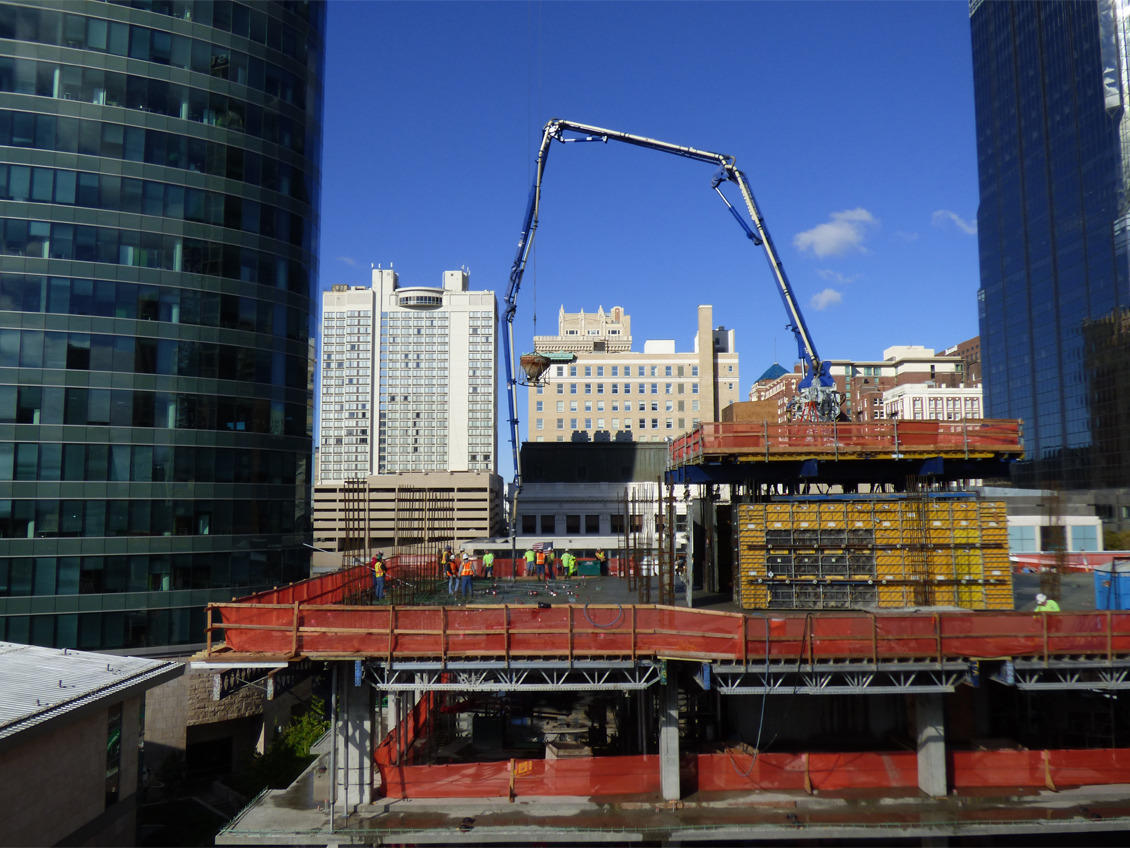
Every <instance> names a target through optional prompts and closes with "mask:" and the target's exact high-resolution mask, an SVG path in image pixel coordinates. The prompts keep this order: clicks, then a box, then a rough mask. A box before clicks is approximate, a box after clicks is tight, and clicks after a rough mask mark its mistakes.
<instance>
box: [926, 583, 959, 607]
mask: <svg viewBox="0 0 1130 848" xmlns="http://www.w3.org/2000/svg"><path fill="white" fill-rule="evenodd" d="M926 602H927V603H928V604H930V605H931V606H937V607H952V606H956V605H957V592H956V591H955V589H954V587H953V586H931V587H930V588H929V589H928V590H927V592H926Z"/></svg>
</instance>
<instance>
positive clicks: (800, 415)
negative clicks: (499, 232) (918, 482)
mask: <svg viewBox="0 0 1130 848" xmlns="http://www.w3.org/2000/svg"><path fill="white" fill-rule="evenodd" d="M567 133H572V134H575V135H566V134H567ZM554 141H558V142H562V143H569V142H589V141H596V142H608V141H619V142H623V143H625V144H632V145H635V146H637V147H645V148H648V149H650V150H658V151H660V152H662V153H671V154H674V155H676V156H682V157H684V158H687V159H693V160H695V161H698V162H705V163H708V164H711V165H714V166H715V167H716V168H717V170H716V172H715V174H714V177H713V179H712V180H711V188H713V189H714V191H715V192H717V194H718V196H719V197H720V198H722V202H723V203H725V204H726V208H727V209H729V210H730V213H731V214H732V215H733V216H734V220H736V221H737V222H738V224H739V225H740V226H741V228H742V230H744V231H745V234H746V237H747V238H749V239H750V241H752V242H753V243H754V244H755V245H760V246H761V247H762V248H763V249H764V251H765V256H766V258H767V259H768V261H769V268H770V270H771V271H772V272H773V277H774V279H775V280H776V283H777V291H778V293H779V294H780V296H781V301H782V302H783V303H784V305H785V312H786V314H787V315H788V320H789V323H788V325H787V326H788V328H789V330H790V331H791V332H792V334H793V336H794V338H795V339H796V343H797V353H798V355H799V357H800V359H801V361H802V362H803V363H804V377H803V379H802V380H801V381H800V383H799V384H798V386H797V391H798V395H797V398H796V399H795V400H794V401H793V403H792V404H791V405H790V414H791V415H792V416H793V417H794V418H797V419H803V420H809V421H833V420H835V419H836V418H837V417H838V416H839V414H840V397H839V393H838V392H836V390H835V381H834V380H833V379H832V376H831V374H830V373H829V372H828V363H827V362H825V361H824V360H822V359H821V358H820V356H819V354H818V353H817V352H816V345H815V344H814V343H813V341H812V336H811V334H810V333H809V332H808V325H807V324H806V323H805V321H804V316H803V315H802V314H801V311H800V306H799V305H798V304H797V301H796V297H795V296H794V295H793V290H792V286H790V285H789V280H788V277H786V276H785V269H784V267H783V266H782V265H781V261H780V259H779V258H778V257H777V250H776V248H775V247H774V246H773V240H772V239H771V238H770V237H769V231H768V230H767V229H766V228H765V220H764V219H763V218H762V216H761V213H760V212H759V211H758V208H757V203H756V201H755V200H754V197H753V191H752V190H751V189H750V187H749V182H748V180H746V178H745V174H743V173H742V172H741V171H739V170H738V168H737V167H736V165H735V164H734V157H733V156H727V155H725V154H723V153H712V152H710V151H708V150H699V149H697V148H694V147H684V146H682V145H678V144H670V143H669V142H665V141H657V140H655V139H653V138H646V137H644V136H640V135H633V134H631V133H624V132H618V131H616V130H607V129H602V128H601V127H593V126H589V125H587V124H578V123H574V122H572V121H563V120H557V119H554V120H551V121H549V123H547V124H546V125H545V130H544V132H543V133H542V139H541V146H540V147H539V148H538V158H537V167H536V173H535V176H534V184H533V186H532V187H531V188H530V196H529V200H528V201H527V203H526V215H525V217H524V218H523V220H522V232H521V235H520V236H519V238H518V252H517V255H516V256H515V257H514V263H513V264H512V265H511V266H510V283H509V286H508V288H507V290H506V304H505V308H504V310H503V316H504V318H505V321H506V329H505V332H504V333H503V336H502V342H503V347H504V351H505V359H506V385H507V388H508V390H509V391H508V393H507V399H508V402H509V411H510V444H511V448H512V452H513V456H514V485H513V488H512V491H511V497H512V498H513V497H516V495H517V492H518V490H519V489H520V488H521V483H522V475H521V466H520V463H519V454H518V399H517V379H516V378H515V374H514V356H513V344H514V313H515V312H516V311H517V300H518V291H519V289H520V288H521V286H522V275H523V274H525V272H526V262H527V260H528V259H529V256H530V249H531V247H532V246H533V242H534V233H535V231H536V230H537V226H538V210H539V207H540V204H541V184H542V178H543V177H544V175H545V165H546V161H547V160H548V158H549V148H550V145H551V144H552V142H554ZM727 182H729V183H734V184H736V185H737V186H738V190H739V191H740V192H741V195H742V201H743V202H744V204H745V208H746V211H747V212H748V214H749V219H750V220H749V222H747V221H746V220H745V218H743V217H742V215H741V213H740V212H739V211H738V209H737V208H735V206H734V205H733V204H732V203H731V202H730V201H729V199H728V198H727V197H726V195H725V194H724V193H723V192H722V189H721V186H722V184H723V183H727ZM751 224H752V226H751ZM511 516H513V510H512V511H511Z"/></svg>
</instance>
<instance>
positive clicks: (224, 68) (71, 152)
mask: <svg viewBox="0 0 1130 848" xmlns="http://www.w3.org/2000/svg"><path fill="white" fill-rule="evenodd" d="M324 17H325V6H324V5H323V4H320V3H314V2H303V0H280V1H279V2H250V0H249V2H246V3H241V2H230V1H229V0H132V2H130V0H116V1H115V2H103V0H45V1H44V2H4V0H0V640H4V639H6V640H11V641H16V642H32V643H35V644H40V645H46V646H52V647H60V648H61V647H74V648H80V649H87V650H99V649H106V650H113V649H135V648H144V647H156V646H165V645H178V644H191V643H195V642H200V641H202V639H203V612H202V607H203V605H204V604H206V603H207V602H209V601H215V600H230V598H231V597H232V596H233V595H239V594H245V593H247V592H249V591H252V590H254V589H256V588H260V587H269V586H273V585H278V584H280V583H284V582H289V581H290V580H294V579H298V578H300V577H303V576H305V574H306V572H307V562H308V556H307V555H308V553H309V551H308V549H307V548H305V547H304V546H303V543H304V542H308V541H309V538H310V536H309V525H310V520H309V510H310V506H309V485H308V481H309V473H310V467H309V466H310V454H311V424H312V386H311V377H312V371H311V357H310V339H311V304H312V303H313V300H312V287H313V286H314V284H315V283H314V280H315V276H316V270H317V259H316V255H315V249H316V245H317V239H318V230H317V227H318V215H317V211H318V184H319V175H318V162H319V157H320V153H321V110H322V102H321V99H322V82H321V78H322V56H323V33H324Z"/></svg>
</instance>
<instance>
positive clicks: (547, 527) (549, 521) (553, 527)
mask: <svg viewBox="0 0 1130 848" xmlns="http://www.w3.org/2000/svg"><path fill="white" fill-rule="evenodd" d="M541 532H542V533H549V534H553V533H556V532H557V516H555V515H543V516H542V517H541Z"/></svg>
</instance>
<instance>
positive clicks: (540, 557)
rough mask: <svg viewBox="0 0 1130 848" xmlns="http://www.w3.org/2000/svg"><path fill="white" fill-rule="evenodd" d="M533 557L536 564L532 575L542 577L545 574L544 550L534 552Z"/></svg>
mask: <svg viewBox="0 0 1130 848" xmlns="http://www.w3.org/2000/svg"><path fill="white" fill-rule="evenodd" d="M534 557H535V560H534V562H535V563H536V565H537V570H536V571H535V572H534V575H535V576H536V577H544V576H545V551H543V550H539V551H538V552H537V553H536V554H534Z"/></svg>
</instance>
